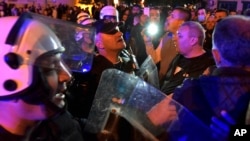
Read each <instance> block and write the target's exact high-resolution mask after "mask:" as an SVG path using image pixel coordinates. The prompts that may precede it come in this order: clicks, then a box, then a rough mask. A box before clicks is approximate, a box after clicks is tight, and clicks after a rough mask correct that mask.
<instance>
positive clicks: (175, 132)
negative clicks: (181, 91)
mask: <svg viewBox="0 0 250 141" xmlns="http://www.w3.org/2000/svg"><path fill="white" fill-rule="evenodd" d="M127 125H129V126H127ZM131 127H133V128H131ZM85 131H87V132H91V133H95V134H98V133H101V134H105V135H106V136H101V140H105V137H106V140H108V139H110V136H111V137H112V139H111V140H119V141H121V140H130V141H133V140H134V141H136V140H149V141H156V140H169V141H178V140H181V139H182V140H186V141H212V140H213V139H212V138H211V133H210V128H209V127H207V126H206V125H205V124H203V123H202V122H201V121H200V120H199V119H197V118H196V117H195V116H193V115H192V113H190V112H189V111H188V110H187V109H186V108H185V107H183V106H182V105H180V104H179V103H178V102H176V101H174V100H172V99H171V98H170V97H167V96H166V95H165V94H163V93H162V92H161V91H159V90H158V89H156V88H155V87H153V86H151V85H149V84H147V83H145V81H143V80H142V79H140V78H139V77H138V76H134V75H131V74H127V73H124V72H121V71H118V70H115V69H108V70H105V71H104V72H103V74H102V77H101V81H100V84H99V86H98V89H97V92H96V95H95V99H94V101H93V105H92V108H91V111H90V114H89V117H88V124H87V125H86V127H85ZM132 131H135V132H132ZM126 133H128V134H129V135H128V134H126ZM139 134H140V136H139ZM107 135H109V136H108V137H107ZM107 138H108V139H107ZM124 138H125V139H124Z"/></svg>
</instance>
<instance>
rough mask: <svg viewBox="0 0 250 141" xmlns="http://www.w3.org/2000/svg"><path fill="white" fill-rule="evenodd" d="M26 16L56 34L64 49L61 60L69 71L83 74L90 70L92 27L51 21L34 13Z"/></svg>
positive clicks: (92, 41)
mask: <svg viewBox="0 0 250 141" xmlns="http://www.w3.org/2000/svg"><path fill="white" fill-rule="evenodd" d="M27 14H29V16H30V17H32V19H35V20H38V21H40V22H42V23H44V24H45V25H47V26H48V27H49V28H50V29H51V30H52V31H53V32H54V33H55V34H56V36H57V37H58V38H59V40H60V42H61V45H62V46H63V47H64V48H65V51H64V52H63V55H62V58H63V60H64V62H65V63H66V64H67V65H68V66H69V68H70V69H71V71H73V72H82V73H84V72H88V71H89V70H90V69H91V67H92V60H93V54H94V38H95V28H94V27H90V26H83V25H79V24H76V23H72V22H67V21H63V20H59V19H52V18H50V17H47V16H43V15H40V14H35V13H27ZM76 36H78V37H76ZM76 38H77V39H76Z"/></svg>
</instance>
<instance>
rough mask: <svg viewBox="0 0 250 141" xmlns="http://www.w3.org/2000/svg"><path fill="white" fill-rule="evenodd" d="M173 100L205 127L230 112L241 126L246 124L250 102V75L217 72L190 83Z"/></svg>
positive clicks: (235, 70)
mask: <svg viewBox="0 0 250 141" xmlns="http://www.w3.org/2000/svg"><path fill="white" fill-rule="evenodd" d="M173 98H174V99H175V100H176V101H178V102H180V103H181V104H182V105H184V106H185V107H186V108H188V109H189V110H190V111H191V112H192V113H193V114H194V115H196V116H197V117H198V118H199V119H200V120H202V121H203V122H204V123H205V124H207V125H210V123H211V117H212V116H218V117H219V116H220V112H221V110H227V111H228V112H229V114H230V115H231V116H232V117H233V118H234V119H235V120H236V121H237V123H238V124H241V123H242V124H244V122H245V116H246V110H247V107H248V103H249V99H250V72H248V71H245V70H242V69H238V68H218V69H215V70H214V71H213V73H212V75H211V76H202V77H200V78H199V79H187V80H186V81H185V82H184V83H183V85H182V86H180V87H178V88H177V89H176V90H175V91H174V95H173Z"/></svg>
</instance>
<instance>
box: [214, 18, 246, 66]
mask: <svg viewBox="0 0 250 141" xmlns="http://www.w3.org/2000/svg"><path fill="white" fill-rule="evenodd" d="M236 25H237V26H236ZM249 25H250V19H249V18H247V17H245V16H242V15H235V16H229V17H226V18H224V19H222V20H221V21H220V22H219V23H217V24H216V26H215V29H214V33H213V37H212V38H213V48H216V49H218V51H219V52H220V54H221V56H222V57H223V58H224V59H225V60H227V61H228V62H230V63H231V64H232V65H235V66H243V67H244V66H249V65H250V61H249V60H250V26H249Z"/></svg>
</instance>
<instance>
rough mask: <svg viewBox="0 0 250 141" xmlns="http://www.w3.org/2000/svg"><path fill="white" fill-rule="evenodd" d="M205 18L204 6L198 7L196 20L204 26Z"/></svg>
mask: <svg viewBox="0 0 250 141" xmlns="http://www.w3.org/2000/svg"><path fill="white" fill-rule="evenodd" d="M206 20H207V12H206V9H205V8H199V9H198V10H197V21H198V22H199V23H200V24H201V25H202V26H203V27H205V24H206Z"/></svg>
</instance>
